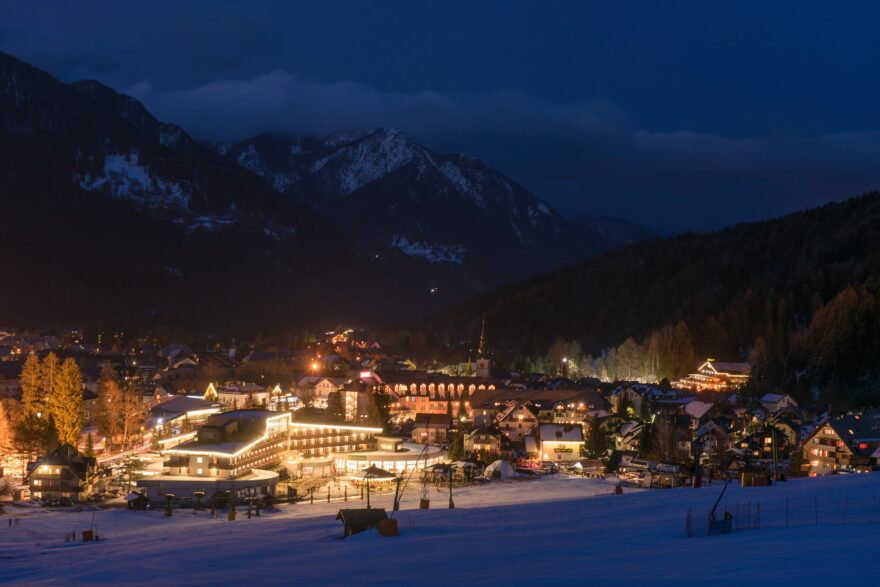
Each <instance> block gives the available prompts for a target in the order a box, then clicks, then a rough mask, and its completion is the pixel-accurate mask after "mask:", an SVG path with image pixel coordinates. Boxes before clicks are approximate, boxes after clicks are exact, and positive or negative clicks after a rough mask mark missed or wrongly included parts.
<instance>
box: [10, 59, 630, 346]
mask: <svg viewBox="0 0 880 587" xmlns="http://www.w3.org/2000/svg"><path fill="white" fill-rule="evenodd" d="M0 149H2V156H3V161H4V165H3V170H2V175H0V204H2V206H3V208H4V210H5V214H3V218H2V220H0V223H2V224H0V227H2V231H0V239H2V240H0V246H2V247H3V250H5V251H12V252H13V254H12V255H10V257H12V258H11V259H10V264H9V267H8V269H7V270H6V277H7V278H8V283H9V284H11V285H10V286H9V287H8V288H7V289H6V291H5V292H4V296H3V297H2V299H0V322H2V321H9V322H13V323H22V324H25V325H46V324H48V323H50V322H51V321H53V320H57V321H61V322H65V323H69V322H71V321H85V322H87V323H95V322H102V323H104V326H110V325H118V326H119V327H123V326H127V327H135V328H137V327H139V325H145V324H150V323H162V324H167V325H169V326H170V327H173V328H183V329H211V330H214V329H216V330H217V331H224V330H225V331H234V330H236V329H245V330H250V331H258V330H263V329H268V330H271V329H276V328H278V327H279V323H281V324H284V325H285V326H286V325H288V324H289V325H290V327H293V325H294V324H302V325H307V326H309V327H317V326H321V325H324V324H326V323H328V322H327V321H329V323H333V324H335V323H337V322H339V321H343V320H355V321H359V322H362V323H363V322H367V323H369V322H382V321H388V320H397V319H401V318H411V317H414V316H419V315H421V314H423V313H425V312H428V311H437V310H438V309H440V308H442V307H444V306H445V305H446V304H448V303H449V302H451V301H455V300H460V299H464V298H465V297H467V296H468V295H471V294H473V293H475V292H477V291H480V290H482V289H484V288H486V287H490V286H493V285H497V284H500V283H502V282H504V281H507V280H510V279H514V278H521V277H524V276H526V275H531V274H535V273H539V272H543V271H549V270H553V269H556V268H559V267H562V266H564V265H566V264H568V263H572V262H574V261H577V260H580V259H583V258H585V257H588V256H592V255H595V254H598V253H600V252H602V251H605V250H609V249H612V248H614V247H616V246H619V245H621V244H624V243H626V242H629V241H631V240H633V239H638V238H642V237H644V236H646V234H645V233H644V232H640V230H641V229H638V228H637V227H636V228H635V229H634V228H633V227H631V226H629V225H627V224H626V223H624V222H621V221H616V220H613V219H611V220H608V221H600V222H598V223H597V222H596V221H595V220H593V221H582V220H580V219H579V220H578V221H569V220H567V219H565V218H563V217H562V216H561V215H559V214H558V213H557V212H556V211H555V210H554V209H553V208H552V207H551V206H550V205H549V204H548V203H547V202H546V201H544V200H542V199H540V198H539V197H537V196H535V195H534V194H532V193H531V192H529V191H528V190H527V189H526V188H525V187H523V186H521V185H519V184H518V183H516V182H515V181H514V180H512V179H510V178H508V177H506V176H505V175H503V174H502V173H500V172H499V171H497V170H495V169H493V168H491V167H490V166H488V165H486V164H485V163H483V162H481V161H480V160H478V159H475V158H473V157H469V156H466V155H443V154H439V153H435V152H433V151H431V150H429V149H428V148H426V147H424V146H422V145H420V144H418V143H416V142H415V141H413V140H412V139H411V138H409V137H408V136H406V135H405V134H403V133H401V132H399V131H397V130H388V129H374V130H363V131H354V132H340V133H336V134H333V135H331V136H328V137H281V136H259V137H254V138H252V139H248V140H245V141H241V142H239V143H236V144H232V145H223V146H218V145H206V144H202V143H201V142H199V141H198V140H196V139H194V138H193V137H191V136H189V135H188V134H187V133H186V131H185V130H183V129H182V128H180V127H179V126H176V125H174V124H170V123H166V122H161V121H159V120H157V119H156V118H155V117H154V116H153V115H152V114H151V113H150V112H149V111H148V110H147V109H146V108H145V107H144V106H143V104H141V103H140V102H138V101H137V100H135V99H133V98H131V97H130V96H126V95H124V94H120V93H118V92H116V91H115V90H113V89H111V88H109V87H107V86H104V85H102V84H100V83H98V82H96V81H90V80H86V81H79V82H74V83H70V84H67V83H63V82H61V81H59V80H57V79H55V78H53V77H52V76H50V75H49V74H47V73H45V72H43V71H40V70H38V69H37V68H34V67H32V66H30V65H28V64H26V63H24V62H22V61H20V60H18V59H16V58H14V57H12V56H10V55H7V54H2V53H0Z"/></svg>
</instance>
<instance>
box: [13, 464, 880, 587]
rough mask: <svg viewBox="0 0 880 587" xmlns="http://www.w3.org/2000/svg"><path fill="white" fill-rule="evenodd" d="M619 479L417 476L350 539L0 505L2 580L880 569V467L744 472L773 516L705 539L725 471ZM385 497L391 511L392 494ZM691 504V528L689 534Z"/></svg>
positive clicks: (281, 580)
mask: <svg viewBox="0 0 880 587" xmlns="http://www.w3.org/2000/svg"><path fill="white" fill-rule="evenodd" d="M613 487H614V484H613V483H612V482H610V481H600V480H589V479H567V478H562V477H553V478H545V479H541V480H533V481H521V482H508V483H496V484H491V485H485V486H479V487H472V488H467V489H462V490H456V492H455V493H454V499H455V505H456V509H454V510H449V509H439V508H445V507H446V505H447V501H448V500H447V497H446V494H445V493H438V492H437V491H436V490H435V489H434V488H431V494H430V498H431V506H432V507H434V508H438V509H431V510H427V511H426V510H418V509H415V508H416V507H417V502H418V497H419V495H418V488H417V487H410V489H409V490H408V491H407V492H406V499H405V500H404V505H403V509H402V510H401V511H400V512H398V513H397V514H396V518H397V519H398V521H399V525H400V532H401V534H400V536H397V537H393V538H386V537H381V536H379V535H378V534H377V533H375V532H369V533H363V534H359V535H356V536H354V537H351V538H348V539H345V540H341V539H340V538H339V537H340V535H341V524H340V522H338V521H336V520H335V519H334V516H335V513H336V511H337V510H338V508H339V507H340V506H341V504H338V503H333V504H326V503H323V504H318V503H315V504H313V505H307V504H300V505H289V506H282V507H281V508H280V509H279V510H277V511H273V512H269V513H264V515H263V516H262V517H260V518H253V519H250V520H249V519H246V517H245V516H243V515H242V514H241V510H239V511H240V514H239V518H238V520H236V521H234V522H228V521H226V520H225V519H214V518H211V517H210V516H209V515H208V514H207V513H205V512H201V513H199V514H198V515H196V514H193V513H191V512H189V511H187V512H186V513H184V512H182V511H176V512H175V515H174V516H173V517H171V518H165V517H164V516H163V515H162V513H161V512H155V511H154V512H134V511H126V510H106V511H98V512H97V513H95V514H94V516H95V523H96V524H97V530H98V533H99V535H100V536H101V537H102V539H103V540H102V541H101V542H99V543H82V542H79V543H64V542H63V541H60V540H58V539H57V538H53V537H55V536H57V535H58V534H59V533H64V532H71V531H74V530H76V531H77V532H79V531H81V530H83V529H87V528H88V527H89V525H90V523H91V520H92V516H93V513H92V512H79V513H74V512H50V511H46V510H41V509H34V508H15V509H14V512H13V515H15V516H17V517H19V518H21V521H20V525H19V528H18V529H12V530H9V529H8V528H7V522H6V518H7V517H8V516H2V517H0V583H4V584H21V585H40V584H52V585H68V584H69V585H85V584H111V585H130V584H156V585H196V584H213V585H229V584H237V585H261V584H302V585H314V584H318V585H339V584H344V583H348V584H353V585H450V584H483V585H486V584H490V585H491V584H502V583H503V584H505V585H532V586H534V585H546V584H551V583H557V582H558V581H560V580H567V581H573V582H575V583H574V584H601V585H609V584H611V585H615V584H619V585H631V584H645V585H658V584H660V585H673V584H708V583H710V582H711V583H713V584H718V585H732V584H735V582H736V583H739V584H744V585H750V584H762V585H764V584H770V585H777V586H778V585H823V586H824V587H828V586H829V585H845V584H848V583H849V584H852V583H853V582H858V583H857V584H859V585H873V584H877V582H878V580H880V511H876V509H875V508H876V507H880V506H876V505H875V504H876V496H877V494H880V474H871V475H850V476H836V477H829V478H824V479H800V480H793V481H789V482H787V483H781V484H778V485H776V486H773V487H760V488H758V487H756V488H749V489H742V488H740V487H738V486H733V485H732V486H731V487H730V488H729V489H728V491H727V493H726V495H725V498H724V500H723V502H722V510H723V507H724V506H726V507H727V509H728V510H729V511H731V512H735V511H736V510H737V503H739V504H740V505H739V510H740V515H739V516H738V519H737V521H736V523H737V525H740V526H741V527H743V528H745V527H750V528H751V527H754V526H755V525H758V524H760V526H761V528H760V529H748V530H742V531H737V532H734V533H732V534H726V535H721V536H713V537H707V536H705V528H706V522H705V520H706V514H707V512H708V510H709V509H710V508H711V506H712V503H713V502H714V501H715V499H716V498H717V497H718V495H719V493H720V492H721V488H722V485H721V484H719V483H715V484H713V485H712V486H711V487H705V488H702V489H690V488H685V489H675V490H652V491H638V490H634V489H627V490H626V491H625V493H624V494H623V495H613V494H612V491H613ZM758 502H761V514H760V515H759V514H758V513H757V504H758ZM359 503H360V502H354V503H353V504H352V505H353V506H354V507H357V506H358V505H359ZM746 504H749V505H748V517H746ZM786 504H788V507H785V505H786ZM373 505H374V506H378V507H387V508H388V509H389V511H390V505H391V498H390V496H387V495H383V496H378V497H376V498H375V499H374V501H373ZM689 508H693V512H694V531H695V534H696V536H695V537H693V538H688V537H687V536H686V533H685V519H686V515H687V512H688V509H689ZM7 511H8V510H7ZM871 522H873V524H872V523H871ZM786 524H788V525H787V526H786ZM38 542H39V543H38Z"/></svg>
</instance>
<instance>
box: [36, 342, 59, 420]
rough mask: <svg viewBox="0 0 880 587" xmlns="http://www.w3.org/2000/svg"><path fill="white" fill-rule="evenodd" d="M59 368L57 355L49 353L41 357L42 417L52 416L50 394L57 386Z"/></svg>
mask: <svg viewBox="0 0 880 587" xmlns="http://www.w3.org/2000/svg"><path fill="white" fill-rule="evenodd" d="M60 370H61V364H60V362H59V361H58V355H56V354H55V353H49V354H48V355H46V357H45V358H44V359H43V363H42V365H40V397H41V398H42V400H43V408H44V409H43V417H44V418H51V417H52V407H51V403H52V399H51V398H52V395H53V394H54V392H55V388H56V386H57V380H58V373H59V371H60Z"/></svg>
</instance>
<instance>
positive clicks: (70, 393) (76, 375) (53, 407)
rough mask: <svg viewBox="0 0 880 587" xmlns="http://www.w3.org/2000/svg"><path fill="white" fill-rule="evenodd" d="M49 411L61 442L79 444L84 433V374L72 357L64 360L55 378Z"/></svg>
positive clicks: (72, 444)
mask: <svg viewBox="0 0 880 587" xmlns="http://www.w3.org/2000/svg"><path fill="white" fill-rule="evenodd" d="M47 358H48V357H47ZM49 412H50V414H51V416H52V421H53V423H54V425H55V430H56V431H57V432H58V440H59V442H61V443H62V444H69V445H71V446H74V447H75V446H77V445H78V444H79V438H80V434H81V433H82V374H81V373H80V370H79V366H78V365H77V364H76V361H74V360H73V359H71V358H67V359H65V360H64V362H63V363H62V364H61V367H60V368H59V369H58V374H57V376H55V377H54V378H53V386H52V394H51V395H50V396H49Z"/></svg>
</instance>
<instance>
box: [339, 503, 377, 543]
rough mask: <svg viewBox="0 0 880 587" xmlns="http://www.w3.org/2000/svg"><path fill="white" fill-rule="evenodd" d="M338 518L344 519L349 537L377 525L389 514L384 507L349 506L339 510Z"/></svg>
mask: <svg viewBox="0 0 880 587" xmlns="http://www.w3.org/2000/svg"><path fill="white" fill-rule="evenodd" d="M336 519H337V520H342V525H343V527H344V530H345V537H348V536H351V535H352V534H357V533H358V532H364V531H366V530H369V529H370V528H374V527H376V525H378V524H379V522H380V521H382V520H387V519H388V514H387V513H385V510H384V509H383V508H369V509H364V508H358V509H355V508H347V509H341V510H339V513H338V514H336Z"/></svg>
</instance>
